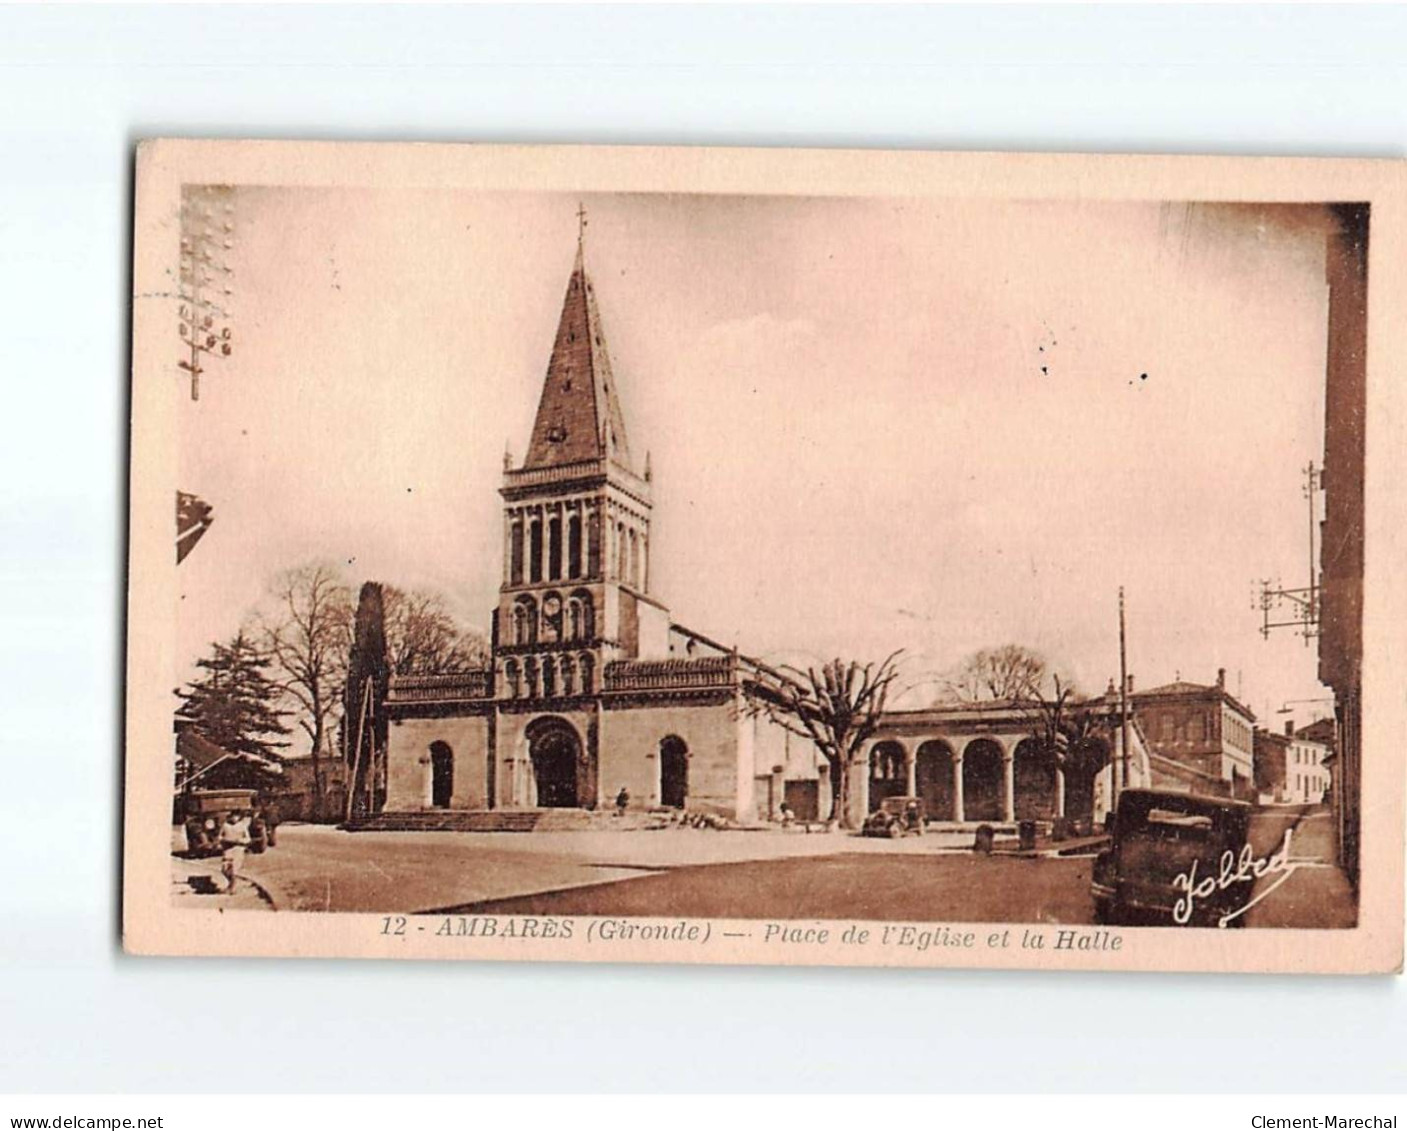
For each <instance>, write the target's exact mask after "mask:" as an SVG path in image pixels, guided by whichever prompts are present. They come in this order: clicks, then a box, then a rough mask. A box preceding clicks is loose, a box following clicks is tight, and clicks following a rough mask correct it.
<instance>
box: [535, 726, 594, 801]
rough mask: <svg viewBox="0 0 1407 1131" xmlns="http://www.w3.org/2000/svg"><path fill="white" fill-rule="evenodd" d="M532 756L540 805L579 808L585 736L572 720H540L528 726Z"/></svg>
mask: <svg viewBox="0 0 1407 1131" xmlns="http://www.w3.org/2000/svg"><path fill="white" fill-rule="evenodd" d="M528 756H529V758H530V759H531V760H532V768H533V779H534V782H535V783H536V785H537V803H538V805H539V806H540V807H542V808H544V809H575V808H577V807H579V806H580V805H581V799H580V793H579V790H578V780H579V776H580V774H579V771H580V767H581V739H579V738H578V737H577V733H576V731H575V730H573V729H572V726H571V724H570V723H568V722H566V721H565V720H563V719H538V720H537V721H536V722H535V723H533V724H532V725H531V726H530V727H528Z"/></svg>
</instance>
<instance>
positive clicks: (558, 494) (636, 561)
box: [385, 239, 820, 821]
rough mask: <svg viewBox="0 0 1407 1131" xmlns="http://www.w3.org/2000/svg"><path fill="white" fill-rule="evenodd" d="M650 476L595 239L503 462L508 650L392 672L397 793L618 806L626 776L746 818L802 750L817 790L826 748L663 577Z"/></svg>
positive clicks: (398, 804) (501, 630)
mask: <svg viewBox="0 0 1407 1131" xmlns="http://www.w3.org/2000/svg"><path fill="white" fill-rule="evenodd" d="M651 479H652V476H651V471H650V462H649V459H648V457H647V458H646V459H645V460H644V462H643V463H641V462H640V461H639V460H638V459H637V458H636V457H635V456H634V455H633V454H632V451H631V447H630V443H629V441H628V439H627V435H626V427H625V419H624V417H623V416H622V414H621V408H620V400H619V398H618V396H617V387H616V378H615V375H614V373H613V372H612V369H611V359H610V352H609V350H608V348H607V345H606V336H605V331H604V328H603V327H602V324H601V316H600V313H599V311H598V309H597V305H596V295H595V292H594V289H593V284H592V281H591V278H590V276H589V275H588V274H587V272H586V266H585V256H584V250H583V247H582V244H581V241H580V239H579V240H578V245H577V255H576V262H575V265H574V267H573V269H572V273H571V277H570V278H569V279H568V281H567V290H566V295H565V297H564V299H563V302H562V312H561V317H560V319H559V320H558V325H557V336H556V339H555V341H554V342H553V346H552V354H551V359H550V361H549V362H548V366H547V374H546V378H545V379H544V381H543V385H542V393H541V397H540V399H539V401H538V407H537V416H536V419H535V421H534V423H533V428H532V435H531V436H530V438H529V440H528V446H527V454H526V456H525V457H524V459H523V461H522V463H521V465H520V466H516V467H515V466H513V461H512V460H511V458H509V457H507V456H505V460H504V469H503V483H502V487H501V488H500V490H499V493H500V495H501V496H502V499H503V576H502V581H501V584H500V587H499V600H498V606H497V608H496V609H495V611H494V616H493V627H492V634H491V636H492V653H493V660H492V665H491V666H489V667H485V668H484V669H483V670H480V671H472V672H467V673H460V674H455V675H436V676H402V677H394V678H393V679H392V680H391V682H390V686H389V688H388V691H387V695H386V703H385V713H386V716H387V718H388V719H389V723H390V726H389V738H388V742H387V750H386V765H385V798H386V800H385V810H386V811H388V812H412V811H422V810H426V809H447V810H471V811H477V810H486V809H524V810H538V809H602V808H608V807H610V806H612V805H614V804H615V801H616V798H617V796H618V795H619V793H620V791H621V790H625V791H626V792H627V793H628V795H629V798H630V804H631V806H632V807H671V808H684V807H687V808H689V809H691V810H698V811H703V812H711V813H714V814H717V815H721V816H726V817H728V818H730V819H735V820H741V821H748V820H753V819H756V818H757V817H758V816H759V812H760V813H761V815H762V816H763V817H764V818H765V817H766V816H767V815H768V814H769V812H770V811H775V808H776V807H777V806H778V805H780V802H781V800H782V798H781V794H780V789H781V788H782V787H781V782H782V781H783V780H784V779H785V777H786V776H788V771H789V764H790V774H791V776H798V777H803V778H806V779H808V780H810V781H811V782H812V783H813V785H812V789H813V790H814V788H815V783H816V780H817V769H816V764H817V762H818V761H820V759H819V758H818V756H817V754H816V752H815V750H814V749H813V748H811V747H810V746H809V744H805V743H802V742H800V741H799V740H797V739H796V738H794V737H792V736H790V735H788V734H787V733H786V732H785V731H783V730H782V729H781V728H780V727H778V726H776V725H775V724H773V723H771V722H770V721H769V720H768V719H767V718H766V717H765V715H760V714H758V713H757V712H755V711H751V710H749V709H748V704H747V701H746V697H745V684H746V682H747V681H748V679H749V678H750V676H755V675H756V673H757V666H756V664H755V663H754V662H753V661H751V660H749V659H748V658H746V657H744V656H741V655H739V654H738V653H737V652H736V651H735V650H731V649H729V648H727V647H724V646H723V645H720V644H717V643H715V642H713V641H711V640H709V639H708V638H707V637H705V636H703V635H702V634H700V633H696V632H692V631H690V630H688V629H685V628H683V627H681V626H680V625H678V624H675V623H674V621H673V620H672V618H671V617H670V613H669V608H668V606H667V605H665V604H664V602H663V601H661V600H660V598H659V596H658V595H657V594H656V593H654V591H653V589H652V586H651V568H650V562H651V556H652V553H653V551H654V546H653V543H652V540H651V531H650V516H651V511H652V507H653V502H652V488H653V484H652V482H651ZM803 746H804V747H805V749H804V750H803V749H801V748H802V747H803ZM758 779H761V789H760V790H759V788H758ZM759 793H761V805H760V807H759Z"/></svg>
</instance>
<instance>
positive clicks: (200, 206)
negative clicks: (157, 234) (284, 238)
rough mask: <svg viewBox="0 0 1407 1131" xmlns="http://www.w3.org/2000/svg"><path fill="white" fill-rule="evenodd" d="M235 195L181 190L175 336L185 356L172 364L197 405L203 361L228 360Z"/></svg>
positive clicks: (222, 190)
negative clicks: (184, 375)
mask: <svg viewBox="0 0 1407 1131" xmlns="http://www.w3.org/2000/svg"><path fill="white" fill-rule="evenodd" d="M233 248H234V190H233V189H231V188H229V187H228V186H226V185H186V186H185V187H184V188H182V190H181V265H180V285H179V288H178V290H179V294H180V327H179V328H180V331H181V344H182V346H183V347H185V353H186V356H184V357H183V358H181V360H180V361H178V362H177V363H176V364H177V365H178V366H179V367H180V368H181V369H184V370H185V371H186V372H187V373H188V374H190V380H191V400H193V401H198V400H200V375H201V374H202V373H204V372H205V367H204V365H203V364H202V361H201V359H202V357H229V356H230V354H231V353H232V352H233V349H234V346H233V343H232V339H233V336H234V335H233V332H232V331H231V329H230V327H229V324H228V323H229V319H230V313H229V309H228V306H227V302H228V300H229V298H230V296H231V295H233V294H234V286H233V282H234V278H233V277H234V269H233V268H232V267H231V266H230V265H229V264H228V263H227V262H226V259H227V258H228V253H229V252H230V251H231V250H232V249H233Z"/></svg>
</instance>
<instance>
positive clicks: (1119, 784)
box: [1111, 585, 1129, 806]
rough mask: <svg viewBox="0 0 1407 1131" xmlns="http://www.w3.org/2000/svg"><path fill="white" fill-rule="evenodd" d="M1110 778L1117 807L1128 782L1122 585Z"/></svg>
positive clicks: (1126, 671) (1126, 680) (1126, 663)
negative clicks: (1115, 750)
mask: <svg viewBox="0 0 1407 1131" xmlns="http://www.w3.org/2000/svg"><path fill="white" fill-rule="evenodd" d="M1111 776H1112V778H1113V781H1114V789H1113V794H1114V797H1113V801H1114V805H1115V806H1117V805H1118V802H1119V795H1120V794H1121V793H1123V791H1124V789H1125V788H1126V787H1127V786H1128V780H1129V663H1128V648H1127V645H1126V642H1125V631H1124V587H1123V586H1122V585H1120V586H1119V761H1118V766H1117V768H1116V769H1115V770H1114V771H1113V772H1112V774H1111Z"/></svg>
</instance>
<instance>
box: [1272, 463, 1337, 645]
mask: <svg viewBox="0 0 1407 1131" xmlns="http://www.w3.org/2000/svg"><path fill="white" fill-rule="evenodd" d="M1301 470H1302V471H1303V473H1304V489H1303V490H1304V497H1305V498H1306V499H1308V500H1309V584H1308V585H1306V586H1304V587H1303V588H1299V589H1286V588H1285V587H1284V586H1282V585H1280V584H1279V582H1276V583H1275V584H1274V585H1272V584H1271V583H1270V581H1269V580H1265V581H1262V582H1261V583H1260V597H1259V605H1260V612H1261V627H1260V634H1261V635H1262V636H1264V637H1265V638H1266V639H1267V640H1268V639H1269V638H1270V631H1271V629H1275V628H1295V629H1298V630H1299V634H1300V635H1301V636H1303V637H1304V646H1305V647H1306V648H1308V647H1309V642H1310V640H1311V639H1312V638H1313V637H1315V636H1318V635H1319V559H1318V557H1317V551H1318V547H1317V546H1316V544H1315V534H1316V529H1317V527H1318V525H1319V515H1318V510H1317V508H1316V507H1315V499H1316V497H1317V496H1318V494H1319V492H1320V491H1321V490H1322V489H1323V484H1324V472H1323V470H1322V469H1321V468H1318V467H1315V466H1314V461H1313V460H1310V461H1309V464H1308V465H1307V466H1306V467H1304V468H1302V469H1301ZM1282 609H1283V610H1285V612H1283V613H1282V612H1281V611H1280V610H1282ZM1272 614H1274V615H1279V616H1285V615H1286V614H1288V619H1286V620H1271V616H1272Z"/></svg>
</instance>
